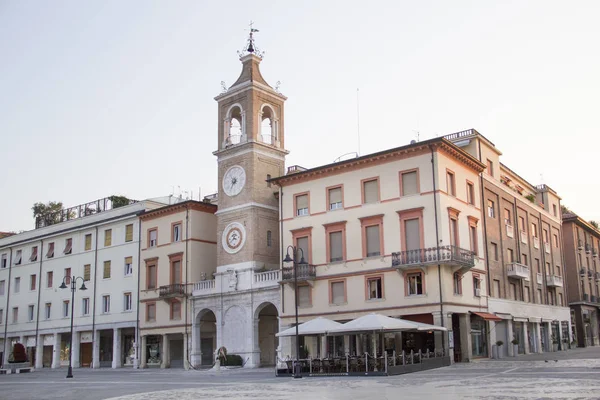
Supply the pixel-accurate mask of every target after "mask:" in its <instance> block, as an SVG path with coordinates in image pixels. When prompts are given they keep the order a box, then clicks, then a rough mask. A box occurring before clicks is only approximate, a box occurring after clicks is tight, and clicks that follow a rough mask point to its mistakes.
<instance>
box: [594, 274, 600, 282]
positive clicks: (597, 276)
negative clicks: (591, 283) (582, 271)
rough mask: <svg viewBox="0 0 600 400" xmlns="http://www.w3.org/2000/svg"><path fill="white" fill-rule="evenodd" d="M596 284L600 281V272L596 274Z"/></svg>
mask: <svg viewBox="0 0 600 400" xmlns="http://www.w3.org/2000/svg"><path fill="white" fill-rule="evenodd" d="M595 276H596V282H598V281H600V272H596V274H595Z"/></svg>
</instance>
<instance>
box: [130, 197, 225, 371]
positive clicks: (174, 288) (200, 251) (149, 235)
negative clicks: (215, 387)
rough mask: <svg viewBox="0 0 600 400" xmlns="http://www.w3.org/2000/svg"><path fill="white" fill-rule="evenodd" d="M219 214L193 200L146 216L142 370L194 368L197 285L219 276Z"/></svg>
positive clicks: (142, 220) (143, 220)
mask: <svg viewBox="0 0 600 400" xmlns="http://www.w3.org/2000/svg"><path fill="white" fill-rule="evenodd" d="M216 211H217V206H215V205H213V204H210V203H203V202H198V201H193V200H188V201H183V202H180V203H178V204H174V205H169V206H165V207H161V208H158V209H154V210H149V211H147V212H145V213H143V214H141V215H140V224H141V232H142V237H141V250H140V263H141V267H140V313H139V315H140V322H139V323H140V346H141V347H140V367H141V368H146V367H152V366H156V367H161V368H168V367H171V368H177V367H184V368H186V369H187V368H189V357H190V341H191V327H192V323H191V321H192V314H193V313H192V304H191V302H190V296H191V293H192V283H195V282H199V281H202V280H206V279H207V277H208V276H209V275H210V274H211V273H212V271H214V266H215V265H216V254H217V253H216V245H217V242H216V240H215V236H216V231H217V225H216V222H217V219H216V217H215V215H214V214H215V212H216Z"/></svg>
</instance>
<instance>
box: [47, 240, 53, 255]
mask: <svg viewBox="0 0 600 400" xmlns="http://www.w3.org/2000/svg"><path fill="white" fill-rule="evenodd" d="M52 257H54V242H53V243H48V252H47V253H46V258H52Z"/></svg>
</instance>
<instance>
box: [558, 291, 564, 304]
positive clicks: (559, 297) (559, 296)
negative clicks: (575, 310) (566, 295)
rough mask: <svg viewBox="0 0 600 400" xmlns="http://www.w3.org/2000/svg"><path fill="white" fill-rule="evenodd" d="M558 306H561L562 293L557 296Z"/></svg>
mask: <svg viewBox="0 0 600 400" xmlns="http://www.w3.org/2000/svg"><path fill="white" fill-rule="evenodd" d="M558 305H559V306H562V305H563V294H562V293H559V294H558Z"/></svg>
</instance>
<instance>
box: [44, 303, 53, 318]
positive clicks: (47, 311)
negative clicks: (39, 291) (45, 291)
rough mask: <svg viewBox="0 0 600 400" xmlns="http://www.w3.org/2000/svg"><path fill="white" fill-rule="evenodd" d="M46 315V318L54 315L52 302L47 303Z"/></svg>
mask: <svg viewBox="0 0 600 400" xmlns="http://www.w3.org/2000/svg"><path fill="white" fill-rule="evenodd" d="M44 316H45V317H46V319H50V318H51V317H52V303H46V304H45V307H44Z"/></svg>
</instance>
